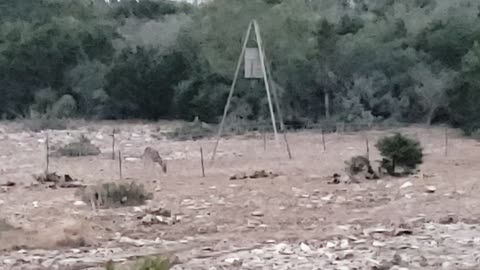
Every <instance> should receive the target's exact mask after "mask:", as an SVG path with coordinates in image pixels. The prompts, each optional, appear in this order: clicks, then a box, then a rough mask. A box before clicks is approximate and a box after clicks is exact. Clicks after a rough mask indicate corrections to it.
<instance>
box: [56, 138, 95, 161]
mask: <svg viewBox="0 0 480 270" xmlns="http://www.w3.org/2000/svg"><path fill="white" fill-rule="evenodd" d="M100 153H101V151H100V149H99V148H98V147H97V146H95V145H94V144H92V142H91V141H90V140H89V139H88V138H87V137H85V136H84V135H82V136H80V138H79V140H78V141H76V142H71V143H69V144H67V145H64V146H61V147H60V148H58V149H57V150H56V151H55V152H54V153H53V156H57V157H58V156H60V157H83V156H98V155H99V154H100Z"/></svg>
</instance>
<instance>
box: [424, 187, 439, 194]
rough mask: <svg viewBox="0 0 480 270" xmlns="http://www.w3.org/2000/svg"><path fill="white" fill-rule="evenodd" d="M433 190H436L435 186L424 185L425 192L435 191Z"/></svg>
mask: <svg viewBox="0 0 480 270" xmlns="http://www.w3.org/2000/svg"><path fill="white" fill-rule="evenodd" d="M435 191H437V188H436V187H434V186H426V187H425V192H427V193H435Z"/></svg>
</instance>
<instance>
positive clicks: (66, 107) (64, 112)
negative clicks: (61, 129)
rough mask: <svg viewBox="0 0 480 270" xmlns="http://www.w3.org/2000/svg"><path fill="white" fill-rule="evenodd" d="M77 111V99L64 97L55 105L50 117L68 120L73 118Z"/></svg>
mask: <svg viewBox="0 0 480 270" xmlns="http://www.w3.org/2000/svg"><path fill="white" fill-rule="evenodd" d="M76 110H77V102H76V101H75V99H74V98H73V97H72V96H71V95H64V96H62V97H61V98H60V99H59V100H57V101H56V102H55V103H54V104H53V106H52V109H51V110H50V113H49V115H51V116H52V117H54V118H68V117H72V116H73V114H74V113H75V111H76Z"/></svg>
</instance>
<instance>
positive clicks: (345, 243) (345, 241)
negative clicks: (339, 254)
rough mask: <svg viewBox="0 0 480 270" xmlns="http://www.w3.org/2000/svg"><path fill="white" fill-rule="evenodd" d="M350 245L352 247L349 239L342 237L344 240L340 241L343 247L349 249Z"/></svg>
mask: <svg viewBox="0 0 480 270" xmlns="http://www.w3.org/2000/svg"><path fill="white" fill-rule="evenodd" d="M349 247H350V244H349V243H348V239H342V241H340V248H341V249H347V248H349Z"/></svg>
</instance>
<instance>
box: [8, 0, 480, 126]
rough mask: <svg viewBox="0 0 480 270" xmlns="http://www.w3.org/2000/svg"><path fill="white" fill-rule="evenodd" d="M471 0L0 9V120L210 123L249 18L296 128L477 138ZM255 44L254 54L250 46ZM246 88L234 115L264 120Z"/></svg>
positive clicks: (47, 4)
mask: <svg viewBox="0 0 480 270" xmlns="http://www.w3.org/2000/svg"><path fill="white" fill-rule="evenodd" d="M479 6H480V5H479V3H478V1H476V0H458V1H450V0H396V1H393V0H343V1H338V0H299V1H287V0H236V1H231V0H212V1H210V2H208V3H207V4H203V5H199V6H195V5H190V4H186V3H179V2H172V1H166V0H139V1H136V0H122V1H114V0H111V1H110V2H108V3H107V2H105V1H103V0H85V1H77V0H37V1H29V0H16V1H0V22H1V24H0V96H1V98H0V116H1V117H2V118H4V119H14V118H19V117H24V118H28V117H34V116H36V115H37V116H38V115H41V116H45V117H51V118H62V117H81V118H87V119H125V118H141V119H185V120H193V119H194V118H195V116H198V117H199V118H200V119H201V120H202V121H207V122H218V119H219V116H221V114H222V112H223V106H224V104H225V101H226V98H227V96H228V91H229V87H230V84H231V82H232V79H233V73H234V69H235V65H236V61H237V59H238V55H239V53H240V49H241V45H242V38H243V35H244V33H245V30H246V27H247V26H248V23H249V21H250V20H251V19H253V18H255V19H257V20H258V22H259V25H260V27H261V30H262V36H263V39H264V45H265V51H266V54H267V57H268V59H267V60H268V61H267V62H268V63H267V64H268V65H269V67H270V68H271V71H272V78H273V81H274V83H273V84H274V86H275V88H276V89H277V91H278V92H279V97H280V103H281V106H282V111H283V114H284V118H285V119H286V120H287V121H290V122H311V123H322V122H325V121H330V122H338V121H342V122H346V123H356V122H369V123H374V122H381V121H398V122H407V123H427V124H432V123H439V122H448V123H450V124H452V125H454V126H456V127H461V128H462V129H463V130H465V131H466V132H467V133H473V132H476V130H477V129H479V128H480V108H479V105H478V104H480V45H479V39H480V8H479ZM254 45H255V44H254V42H253V41H250V42H249V46H254ZM263 87H264V85H263V83H262V82H261V81H259V80H244V79H242V80H240V81H239V84H238V88H237V89H238V91H237V93H236V94H235V96H234V98H233V100H232V109H231V112H230V116H229V117H232V118H235V119H237V120H239V121H261V120H263V119H266V118H267V117H268V107H267V106H266V96H265V91H264V88H263Z"/></svg>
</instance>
